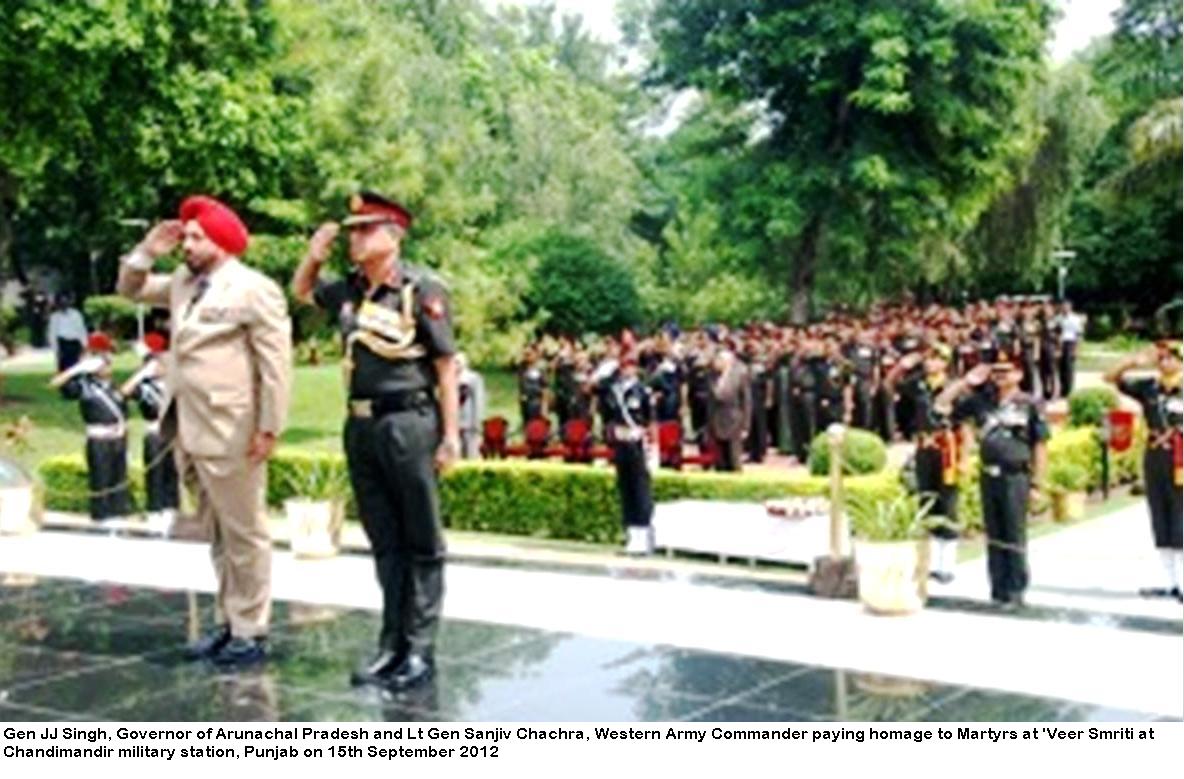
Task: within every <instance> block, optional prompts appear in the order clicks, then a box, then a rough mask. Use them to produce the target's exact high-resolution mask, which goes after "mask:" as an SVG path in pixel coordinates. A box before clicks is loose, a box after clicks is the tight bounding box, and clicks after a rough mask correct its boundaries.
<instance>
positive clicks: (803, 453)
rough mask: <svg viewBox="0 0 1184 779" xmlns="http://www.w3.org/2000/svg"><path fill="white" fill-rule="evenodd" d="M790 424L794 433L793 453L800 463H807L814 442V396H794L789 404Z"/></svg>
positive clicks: (806, 394) (802, 394)
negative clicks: (811, 444)
mask: <svg viewBox="0 0 1184 779" xmlns="http://www.w3.org/2000/svg"><path fill="white" fill-rule="evenodd" d="M789 424H790V429H791V430H792V432H793V453H794V456H795V457H797V458H798V461H799V462H805V461H806V458H807V457H809V455H810V443H811V442H812V441H813V440H814V432H815V427H814V395H813V394H809V393H804V392H803V393H801V394H799V395H792V396H791V397H790V402H789Z"/></svg>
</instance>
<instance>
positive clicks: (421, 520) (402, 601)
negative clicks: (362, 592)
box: [345, 406, 444, 657]
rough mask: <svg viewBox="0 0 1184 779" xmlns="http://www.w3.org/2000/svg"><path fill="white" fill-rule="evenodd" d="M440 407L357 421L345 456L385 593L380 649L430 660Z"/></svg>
mask: <svg viewBox="0 0 1184 779" xmlns="http://www.w3.org/2000/svg"><path fill="white" fill-rule="evenodd" d="M439 441H440V428H439V419H438V416H437V413H436V410H435V407H434V406H427V407H424V408H420V409H408V410H406V411H400V412H396V413H393V414H387V415H385V416H382V417H378V418H367V419H360V418H350V419H349V420H347V421H346V424H345V456H346V462H347V464H348V466H349V476H350V481H351V483H352V484H353V489H354V495H355V497H356V498H357V503H358V513H359V515H360V516H361V519H362V527H363V528H364V529H365V531H366V536H367V538H369V540H370V549H371V552H372V553H373V554H374V569H375V574H376V575H377V577H378V584H379V586H380V587H381V588H382V630H381V632H380V634H379V637H378V644H379V646H380V647H381V648H383V649H389V650H392V651H394V652H396V653H399V654H402V653H405V652H412V653H415V654H420V655H424V656H428V657H430V656H431V655H432V649H433V647H434V645H435V639H436V630H437V627H438V624H439V620H440V610H441V606H442V604H443V600H444V533H443V530H442V523H441V518H440V497H439V491H438V489H437V484H436V469H435V463H434V457H435V452H436V448H437V446H438V445H439Z"/></svg>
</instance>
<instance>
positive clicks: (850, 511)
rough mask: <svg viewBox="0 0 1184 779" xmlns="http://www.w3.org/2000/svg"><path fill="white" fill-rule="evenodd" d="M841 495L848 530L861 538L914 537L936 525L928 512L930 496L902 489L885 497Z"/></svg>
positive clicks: (883, 539) (895, 539)
mask: <svg viewBox="0 0 1184 779" xmlns="http://www.w3.org/2000/svg"><path fill="white" fill-rule="evenodd" d="M844 497H845V499H846V508H847V516H848V518H849V519H850V522H851V532H852V533H854V535H855V537H856V538H859V539H862V540H864V541H880V542H893V541H913V540H918V539H921V538H924V537H925V535H926V534H927V533H928V531H929V529H930V528H931V527H933V526H934V525H935V524H937V523H936V522H935V519H936V518H934V517H931V516H930V513H929V512H930V510H931V509H932V508H933V501H934V499H933V498H932V497H928V498H923V497H921V496H919V495H916V494H913V493H909V492H905V491H903V490H901V491H899V492H897V493H896V494H895V495H893V496H891V497H888V498H884V497H882V496H876V497H869V496H867V495H862V494H858V493H856V494H850V495H845V496H844ZM942 522H945V520H942Z"/></svg>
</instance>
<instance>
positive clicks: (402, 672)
mask: <svg viewBox="0 0 1184 779" xmlns="http://www.w3.org/2000/svg"><path fill="white" fill-rule="evenodd" d="M435 672H436V664H435V662H434V661H433V660H432V659H431V658H430V657H426V656H424V655H409V656H408V657H407V659H406V660H404V661H403V662H402V663H401V664H400V665H399V667H398V668H396V669H395V671H394V673H392V674H391V675H390V678H389V679H388V680H387V682H386V687H387V689H388V690H391V691H393V692H400V691H402V690H410V689H411V688H413V687H418V686H419V685H421V684H423V683H425V682H427V681H429V680H430V679H431V678H432V676H433V675H434V674H435Z"/></svg>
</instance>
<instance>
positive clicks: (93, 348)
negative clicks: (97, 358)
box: [86, 330, 115, 352]
mask: <svg viewBox="0 0 1184 779" xmlns="http://www.w3.org/2000/svg"><path fill="white" fill-rule="evenodd" d="M114 349H115V344H113V343H111V336H109V335H107V334H106V333H104V332H102V331H101V330H96V331H95V332H93V333H91V334H90V337H89V338H87V339H86V350H87V351H88V352H110V351H114Z"/></svg>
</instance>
